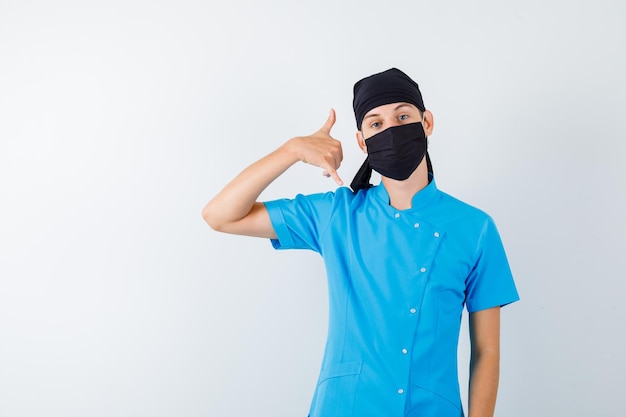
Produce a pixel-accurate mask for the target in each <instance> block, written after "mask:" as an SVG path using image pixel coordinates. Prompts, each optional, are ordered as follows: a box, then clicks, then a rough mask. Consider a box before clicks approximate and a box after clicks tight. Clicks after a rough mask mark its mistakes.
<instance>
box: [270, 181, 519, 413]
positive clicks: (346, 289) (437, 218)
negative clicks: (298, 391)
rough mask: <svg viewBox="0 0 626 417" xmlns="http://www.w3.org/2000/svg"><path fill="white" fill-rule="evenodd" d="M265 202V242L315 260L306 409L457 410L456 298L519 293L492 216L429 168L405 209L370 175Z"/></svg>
mask: <svg viewBox="0 0 626 417" xmlns="http://www.w3.org/2000/svg"><path fill="white" fill-rule="evenodd" d="M265 206H266V208H267V210H268V212H269V215H270V219H271V221H272V225H273V226H274V230H275V232H276V235H277V236H278V239H277V240H272V244H273V245H274V247H275V248H276V249H310V250H313V251H315V252H318V253H319V254H320V255H322V257H323V258H324V262H325V264H326V270H327V274H328V290H329V309H330V311H329V328H328V339H327V342H326V349H325V353H324V359H323V361H322V369H321V372H320V376H319V380H318V384H317V388H316V391H315V394H314V397H313V401H312V404H311V409H310V416H311V417H349V416H354V417H381V416H385V417H392V416H420V417H431V416H432V417H435V416H436V417H448V416H450V417H452V416H454V417H459V416H462V415H463V410H462V406H461V397H460V392H459V382H458V374H457V345H458V337H459V329H460V324H461V315H462V310H463V306H464V305H466V306H467V310H468V311H469V312H474V311H478V310H482V309H487V308H491V307H496V306H504V305H506V304H509V303H511V302H514V301H516V300H518V299H519V297H518V294H517V290H516V288H515V284H514V282H513V277H512V275H511V271H510V268H509V265H508V261H507V259H506V255H505V252H504V248H503V246H502V242H501V240H500V236H499V234H498V231H497V229H496V226H495V224H494V222H493V220H492V219H491V218H490V217H489V216H488V215H487V214H486V213H484V212H482V211H480V210H478V209H476V208H474V207H472V206H469V205H467V204H465V203H463V202H461V201H459V200H457V199H455V198H453V197H451V196H450V195H448V194H446V193H443V192H441V191H440V190H438V189H437V186H436V184H435V181H434V179H433V180H432V181H431V182H430V184H429V185H428V186H427V187H426V188H424V189H423V190H421V191H420V192H418V193H417V194H416V195H415V196H414V198H413V204H412V208H410V209H408V210H397V209H395V208H393V207H392V206H390V205H389V195H388V193H387V191H386V190H385V188H384V186H383V185H382V184H381V185H379V186H377V187H372V188H369V189H366V190H360V191H359V192H358V193H356V194H354V193H353V192H352V191H351V190H349V189H348V188H339V189H337V190H336V191H335V192H328V193H323V194H313V195H308V196H304V195H298V196H297V197H296V198H295V199H282V200H276V201H270V202H266V203H265Z"/></svg>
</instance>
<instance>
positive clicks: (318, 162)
mask: <svg viewBox="0 0 626 417" xmlns="http://www.w3.org/2000/svg"><path fill="white" fill-rule="evenodd" d="M335 121H336V115H335V110H334V109H331V110H330V114H329V115H328V119H327V120H326V123H324V125H323V126H322V127H321V129H320V130H318V131H317V132H315V133H313V134H312V135H309V136H298V137H295V138H293V139H291V140H290V145H291V148H292V151H293V152H295V153H296V155H297V157H298V159H299V160H300V161H302V162H304V163H307V164H311V165H315V166H318V167H320V168H322V169H323V170H324V171H323V172H322V175H325V176H327V177H332V178H333V180H335V182H336V183H337V184H339V185H343V181H342V180H341V178H340V177H339V175H338V174H337V169H338V168H339V166H340V165H341V161H342V160H343V151H342V149H341V142H339V141H338V140H337V139H335V138H333V137H332V136H330V130H331V129H332V127H333V125H334V124H335Z"/></svg>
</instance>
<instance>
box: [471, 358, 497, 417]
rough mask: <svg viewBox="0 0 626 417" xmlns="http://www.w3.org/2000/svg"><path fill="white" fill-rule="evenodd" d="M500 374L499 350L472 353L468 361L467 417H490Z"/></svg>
mask: <svg viewBox="0 0 626 417" xmlns="http://www.w3.org/2000/svg"><path fill="white" fill-rule="evenodd" d="M499 375H500V354H499V351H497V350H494V351H488V352H482V353H480V354H474V355H472V359H471V361H470V381H469V407H468V408H469V413H468V417H492V416H493V412H494V409H495V406H496V396H497V393H498V380H499Z"/></svg>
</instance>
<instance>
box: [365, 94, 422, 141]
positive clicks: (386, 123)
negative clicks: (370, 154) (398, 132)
mask: <svg viewBox="0 0 626 417" xmlns="http://www.w3.org/2000/svg"><path fill="white" fill-rule="evenodd" d="M423 116H424V119H423V120H422V112H421V111H420V110H419V109H418V108H417V107H415V106H414V105H413V104H410V103H391V104H383V105H382V106H378V107H375V108H373V109H372V110H370V111H368V112H367V113H366V114H365V117H364V118H363V122H362V123H361V130H360V131H358V132H357V133H356V136H357V141H358V142H359V146H360V147H361V149H363V151H364V152H367V147H366V144H365V141H367V139H369V138H371V137H372V136H374V135H375V134H377V133H380V132H382V131H383V130H386V129H388V128H390V127H393V126H399V125H405V124H409V123H417V122H422V121H423V126H424V131H425V133H426V136H430V133H431V132H432V114H431V113H430V112H429V111H428V110H426V111H425V112H424V114H423Z"/></svg>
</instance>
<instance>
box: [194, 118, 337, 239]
mask: <svg viewBox="0 0 626 417" xmlns="http://www.w3.org/2000/svg"><path fill="white" fill-rule="evenodd" d="M334 123H335V111H334V110H331V112H330V115H329V116H328V120H326V123H325V124H324V126H322V128H321V129H320V130H318V131H317V132H315V133H314V134H312V135H310V136H300V137H295V138H293V139H290V140H288V141H287V142H286V143H285V144H284V145H282V146H281V147H280V148H278V149H277V150H275V151H274V152H272V153H270V154H269V155H267V156H265V157H264V158H262V159H260V160H258V161H257V162H255V163H253V164H252V165H250V166H249V167H247V168H246V169H244V170H243V171H242V172H241V173H240V174H239V175H238V176H237V177H235V179H233V180H232V181H231V182H230V183H229V184H228V185H226V187H224V189H223V190H222V191H220V192H219V193H218V194H217V195H216V196H215V197H214V198H213V199H212V200H211V201H209V202H208V203H207V205H206V206H205V207H204V209H203V210H202V217H203V218H204V220H205V221H206V222H207V223H208V224H209V226H211V228H213V229H214V230H217V231H220V232H225V233H233V234H238V235H246V236H256V237H264V238H270V239H275V238H276V232H275V231H274V228H273V226H272V223H271V221H270V217H269V214H268V212H267V209H266V208H265V205H264V204H263V203H261V202H258V201H257V199H258V197H259V195H261V193H262V192H263V190H265V188H267V186H269V185H270V184H271V183H272V182H273V181H274V180H275V179H276V178H278V177H279V176H280V175H281V174H283V173H284V172H285V171H286V170H287V169H288V168H289V167H291V166H292V165H293V164H295V163H296V162H298V161H303V162H306V163H309V164H312V165H316V166H319V167H321V168H323V169H324V175H326V176H330V177H332V178H333V179H334V180H335V182H337V184H339V185H342V184H343V182H342V181H341V178H339V175H338V174H337V168H339V165H340V164H341V160H342V159H343V154H342V150H341V142H339V141H338V140H336V139H334V138H332V137H331V136H330V130H331V128H332V127H333V125H334Z"/></svg>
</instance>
